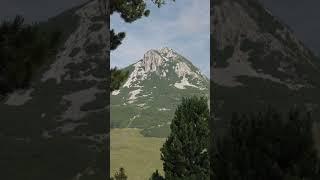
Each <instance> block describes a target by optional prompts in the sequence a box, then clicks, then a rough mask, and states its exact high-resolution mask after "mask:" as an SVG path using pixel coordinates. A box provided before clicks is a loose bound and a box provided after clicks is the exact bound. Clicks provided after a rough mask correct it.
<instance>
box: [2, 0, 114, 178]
mask: <svg viewBox="0 0 320 180" xmlns="http://www.w3.org/2000/svg"><path fill="white" fill-rule="evenodd" d="M40 26H41V28H43V29H46V28H47V29H59V30H60V31H62V34H63V42H62V43H61V46H60V48H59V50H58V53H57V54H56V55H55V56H54V57H53V58H52V59H48V60H46V63H45V64H44V65H43V67H42V68H41V69H40V70H39V72H38V73H37V75H36V77H34V80H33V81H32V84H31V86H30V88H28V89H22V90H17V91H15V92H13V93H12V94H9V95H8V96H6V97H5V98H4V99H2V101H1V104H0V114H1V117H0V121H1V128H0V129H1V130H0V140H1V146H2V147H3V148H1V150H0V151H1V153H0V159H1V161H2V162H1V164H5V166H4V167H1V169H2V172H4V174H2V175H1V176H2V179H48V180H49V179H61V180H71V179H99V178H100V179H103V178H104V179H105V178H106V176H107V175H106V174H105V169H106V166H105V161H106V159H107V155H106V133H107V127H108V122H107V119H108V118H107V117H108V111H107V106H108V102H107V99H108V95H107V93H106V87H107V83H106V74H107V70H106V67H107V62H106V57H107V48H108V41H107V39H108V37H107V36H108V32H109V31H108V27H107V25H106V22H105V14H102V13H101V6H100V5H99V2H98V0H91V1H88V2H87V3H84V4H82V5H80V6H77V7H75V8H72V9H70V10H68V11H66V12H63V13H62V14H59V15H57V16H56V17H53V18H50V19H49V20H48V21H46V22H41V23H40ZM16 172H19V173H16ZM102 177H103V178H102Z"/></svg>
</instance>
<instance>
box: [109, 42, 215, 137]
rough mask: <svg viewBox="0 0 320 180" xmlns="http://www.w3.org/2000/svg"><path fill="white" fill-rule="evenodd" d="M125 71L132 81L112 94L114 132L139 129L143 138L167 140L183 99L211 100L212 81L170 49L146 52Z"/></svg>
mask: <svg viewBox="0 0 320 180" xmlns="http://www.w3.org/2000/svg"><path fill="white" fill-rule="evenodd" d="M123 70H125V71H129V77H128V79H127V81H126V82H125V83H124V84H123V85H122V86H121V87H120V89H119V90H116V91H113V92H112V93H111V109H110V111H111V128H139V129H142V131H141V133H142V134H143V135H144V136H151V137H166V136H167V135H168V134H169V132H170V122H171V120H172V118H173V116H174V111H175V109H176V107H177V105H178V104H179V103H180V102H181V99H182V97H190V96H193V95H196V96H206V97H207V98H208V96H209V79H208V78H207V77H206V76H205V75H204V74H202V73H201V72H200V70H199V69H198V68H197V67H195V66H194V65H193V64H192V63H191V62H190V61H189V60H187V59H186V58H185V57H183V56H182V55H180V54H179V53H177V52H176V51H174V50H173V49H170V48H167V47H165V48H162V49H159V50H154V49H152V50H149V51H147V52H146V53H145V54H144V56H143V58H142V59H141V60H139V61H137V62H136V63H134V64H132V65H130V66H128V67H126V68H124V69H123Z"/></svg>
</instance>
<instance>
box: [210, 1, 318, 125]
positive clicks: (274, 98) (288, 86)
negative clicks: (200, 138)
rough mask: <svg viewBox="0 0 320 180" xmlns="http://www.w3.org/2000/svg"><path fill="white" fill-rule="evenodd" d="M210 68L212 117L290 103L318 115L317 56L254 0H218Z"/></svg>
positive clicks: (229, 116) (279, 107)
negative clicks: (212, 61) (212, 99)
mask: <svg viewBox="0 0 320 180" xmlns="http://www.w3.org/2000/svg"><path fill="white" fill-rule="evenodd" d="M217 2H218V3H215V4H214V9H213V22H211V23H212V26H213V27H214V28H213V32H212V33H213V38H212V43H213V45H214V46H213V47H212V49H211V53H212V54H213V55H214V64H213V67H212V68H213V72H212V78H213V79H212V80H213V86H214V88H215V92H216V94H215V97H214V98H215V107H216V108H215V116H216V119H224V120H226V121H228V120H229V119H231V114H232V112H244V113H246V112H256V111H259V110H262V109H263V107H265V106H267V105H272V106H274V107H275V108H277V109H279V110H280V111H287V110H288V108H289V107H291V106H294V105H301V106H305V107H306V108H308V109H312V114H313V116H314V117H319V116H320V114H319V102H320V97H319V95H318V93H317V92H318V91H319V89H320V78H319V74H320V71H319V67H320V61H319V60H318V59H317V57H316V56H315V55H314V54H313V53H312V51H311V50H309V49H308V48H306V46H305V45H304V44H303V43H302V42H301V41H300V40H298V38H296V36H295V34H294V33H293V32H292V30H291V29H288V28H287V25H285V24H283V23H282V22H281V20H278V18H275V17H274V16H273V15H272V13H271V12H269V11H267V10H266V9H264V7H263V6H262V5H261V4H260V3H259V2H258V1H256V0H239V1H233V0H225V1H217Z"/></svg>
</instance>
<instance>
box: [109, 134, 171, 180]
mask: <svg viewBox="0 0 320 180" xmlns="http://www.w3.org/2000/svg"><path fill="white" fill-rule="evenodd" d="M140 132H141V129H136V128H123V129H111V133H110V146H111V147H110V159H111V162H110V165H111V167H110V168H111V169H110V172H111V175H112V176H113V175H114V173H115V172H116V171H117V170H119V167H123V168H125V171H126V174H127V176H128V179H130V180H147V179H149V177H150V176H151V174H152V173H153V172H155V170H156V169H158V170H159V172H160V173H161V174H162V175H163V171H162V161H161V160H160V148H161V147H162V145H163V143H164V142H165V138H155V137H144V136H143V135H142V134H141V133H140Z"/></svg>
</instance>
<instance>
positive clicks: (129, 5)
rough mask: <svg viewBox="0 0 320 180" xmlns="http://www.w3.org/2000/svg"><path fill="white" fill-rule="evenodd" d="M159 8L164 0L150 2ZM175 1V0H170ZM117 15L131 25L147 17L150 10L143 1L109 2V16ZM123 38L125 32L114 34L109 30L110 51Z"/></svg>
mask: <svg viewBox="0 0 320 180" xmlns="http://www.w3.org/2000/svg"><path fill="white" fill-rule="evenodd" d="M151 1H152V2H153V3H154V4H155V5H157V6H158V7H159V8H160V7H161V6H162V5H164V4H165V0H151ZM172 1H175V0H172ZM113 13H119V15H120V17H121V18H122V19H123V20H124V21H125V22H127V23H132V22H134V21H136V20H138V19H140V18H142V17H148V16H149V14H150V10H149V9H147V4H146V1H145V0H111V1H110V15H112V14H113ZM124 38H125V32H120V33H116V32H115V31H114V29H111V30H110V39H111V47H110V49H111V50H114V49H116V48H117V47H118V46H119V45H120V44H121V41H122V40H123V39H124Z"/></svg>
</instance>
